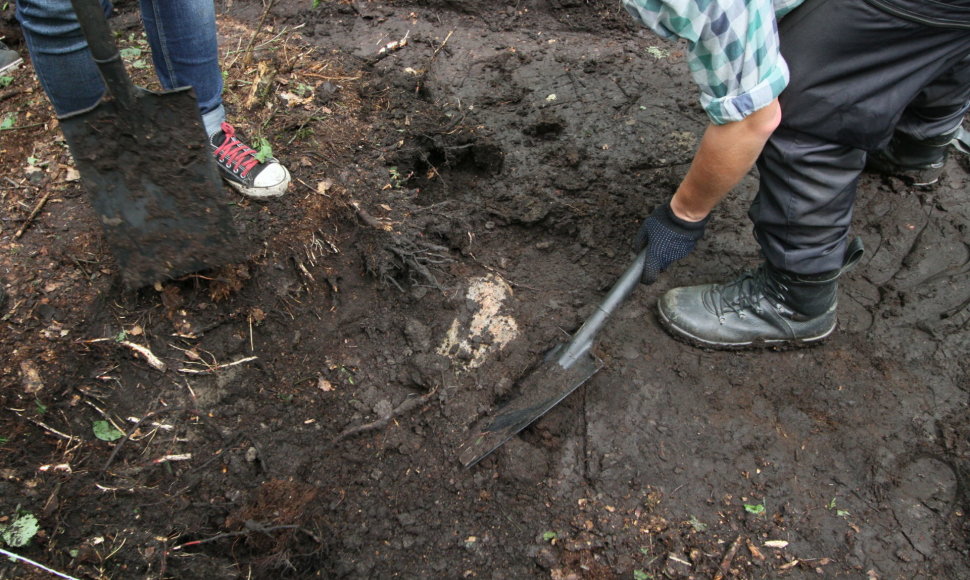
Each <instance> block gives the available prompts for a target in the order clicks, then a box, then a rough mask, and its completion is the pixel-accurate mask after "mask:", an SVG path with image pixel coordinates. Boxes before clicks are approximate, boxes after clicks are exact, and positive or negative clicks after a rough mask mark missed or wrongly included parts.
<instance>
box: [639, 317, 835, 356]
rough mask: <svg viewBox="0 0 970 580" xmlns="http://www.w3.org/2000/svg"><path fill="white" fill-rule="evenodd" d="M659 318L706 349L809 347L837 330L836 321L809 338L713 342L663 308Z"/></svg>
mask: <svg viewBox="0 0 970 580" xmlns="http://www.w3.org/2000/svg"><path fill="white" fill-rule="evenodd" d="M657 318H658V319H659V320H660V324H661V325H662V326H663V327H664V329H666V330H667V332H668V333H669V334H670V335H671V336H673V337H674V338H676V339H677V340H679V341H681V342H684V343H686V344H689V345H690V346H695V347H698V348H703V349H705V350H756V349H762V350H763V349H769V348H771V349H776V350H790V349H798V348H808V347H811V346H816V345H818V344H821V343H822V342H823V341H824V340H825V339H826V338H828V337H829V336H831V335H832V333H833V332H834V331H835V327H836V323H834V322H833V323H832V326H831V328H829V329H828V330H826V331H825V332H824V333H822V334H820V335H818V336H813V337H809V338H794V339H788V338H775V339H757V340H753V341H750V342H725V343H721V342H711V341H709V340H704V339H702V338H698V337H696V336H694V335H693V334H690V333H689V332H685V331H684V330H683V329H681V328H678V327H677V326H675V325H674V324H673V323H671V322H670V320H669V319H668V318H667V316H666V315H665V314H664V313H663V310H662V309H659V308H658V309H657Z"/></svg>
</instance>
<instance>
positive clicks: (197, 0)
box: [16, 0, 225, 135]
mask: <svg viewBox="0 0 970 580" xmlns="http://www.w3.org/2000/svg"><path fill="white" fill-rule="evenodd" d="M16 1H17V19H18V20H19V21H20V24H21V26H22V27H23V32H24V38H25V39H26V41H27V50H28V51H29V53H30V59H31V62H32V63H33V67H34V71H35V72H36V73H37V78H38V79H39V80H40V84H41V86H42V87H43V88H44V92H45V93H47V97H48V98H49V99H50V101H51V104H53V105H54V111H55V112H56V113H57V115H58V116H64V115H68V114H70V113H76V112H78V111H83V110H86V109H90V108H92V107H94V106H95V105H97V104H98V102H100V101H101V99H102V98H103V97H104V95H105V91H106V89H105V86H104V82H103V80H102V79H101V73H100V72H99V71H98V67H97V65H96V64H95V62H94V59H93V58H92V57H91V53H90V51H89V50H88V43H87V41H86V40H85V39H84V34H83V33H82V32H81V27H80V25H79V24H78V21H77V17H76V16H75V15H74V9H73V8H72V7H71V2H70V0H16ZM101 4H102V6H104V9H105V14H108V13H110V11H111V4H110V2H109V0H101ZM141 16H142V22H143V23H144V25H145V33H146V35H147V36H148V43H149V45H150V46H151V49H152V61H153V62H154V64H155V73H156V74H157V75H158V80H159V82H160V83H161V85H162V88H164V89H165V90H172V89H176V88H182V87H188V86H190V87H192V88H193V89H195V95H196V98H197V99H198V102H199V112H200V113H201V115H202V119H203V122H204V124H205V128H206V132H207V133H208V134H209V135H211V134H213V133H215V132H216V131H218V130H219V127H220V124H221V123H222V121H224V120H225V109H224V108H223V106H222V69H221V67H220V66H219V47H218V44H217V40H216V15H215V4H214V2H213V0H141Z"/></svg>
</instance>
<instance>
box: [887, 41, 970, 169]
mask: <svg viewBox="0 0 970 580" xmlns="http://www.w3.org/2000/svg"><path fill="white" fill-rule="evenodd" d="M968 108H970V56H968V57H967V58H964V59H963V60H962V61H960V62H959V63H957V64H956V66H954V67H953V68H952V69H950V70H948V71H946V72H945V73H944V74H943V75H941V76H940V77H939V78H938V79H936V80H935V81H933V83H931V84H930V85H928V86H927V87H925V88H924V89H923V90H922V91H920V93H919V94H918V95H916V98H914V99H913V100H912V102H910V103H909V105H908V106H907V107H906V110H905V111H904V112H903V116H902V117H901V118H900V119H899V123H897V124H896V131H895V133H894V134H893V138H892V141H890V142H889V145H888V146H887V147H886V148H885V149H881V150H879V151H877V152H875V153H874V154H873V155H872V156H871V157H870V159H869V164H868V167H869V168H870V169H872V170H875V171H878V172H880V173H887V174H891V175H897V176H899V177H902V178H904V179H907V180H909V181H911V182H912V183H913V184H914V185H931V184H933V183H936V182H937V181H938V180H939V178H940V176H941V175H942V174H943V167H944V165H945V164H946V159H947V156H948V154H949V151H950V148H951V145H958V146H959V147H960V150H961V151H962V152H964V153H970V151H967V150H966V147H967V145H965V144H963V142H962V141H961V140H960V138H959V137H958V135H959V132H960V125H961V123H962V121H963V117H964V115H965V114H966V112H967V109H968ZM964 141H965V139H964Z"/></svg>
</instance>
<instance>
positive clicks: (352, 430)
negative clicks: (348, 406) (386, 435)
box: [330, 387, 438, 445]
mask: <svg viewBox="0 0 970 580" xmlns="http://www.w3.org/2000/svg"><path fill="white" fill-rule="evenodd" d="M437 393H438V388H437V387H435V388H434V389H432V390H431V391H429V392H428V393H425V394H424V395H421V396H420V397H413V398H409V399H405V400H404V402H403V403H401V404H400V405H398V406H397V407H396V408H395V409H394V410H393V411H391V412H390V413H389V414H388V415H387V416H385V417H381V418H380V419H378V420H376V421H372V422H370V423H365V424H363V425H357V426H354V427H348V428H346V429H344V430H343V431H341V432H340V434H339V435H337V436H336V437H334V438H333V441H331V442H330V444H331V445H334V444H336V443H339V442H341V441H343V440H344V439H347V438H348V437H353V436H354V435H359V434H360V433H365V432H367V431H376V430H377V429H383V428H384V427H385V426H387V424H388V423H390V422H391V419H394V418H397V417H400V416H401V415H403V414H405V413H407V412H408V411H411V410H412V409H414V408H416V407H420V406H421V405H423V404H425V403H427V402H428V401H430V400H431V398H432V397H434V396H435V395H436V394H437Z"/></svg>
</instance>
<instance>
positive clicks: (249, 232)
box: [0, 0, 970, 580]
mask: <svg viewBox="0 0 970 580" xmlns="http://www.w3.org/2000/svg"><path fill="white" fill-rule="evenodd" d="M266 4H269V5H270V6H271V9H270V10H269V12H268V13H266V14H265V20H263V17H264V10H265V9H264V3H263V2H256V1H254V0H226V1H225V2H224V3H221V4H220V9H221V16H220V28H221V34H222V38H223V43H222V46H223V50H224V52H225V68H226V71H227V87H226V99H227V106H228V107H229V109H230V120H231V121H232V122H234V123H235V124H237V125H238V126H239V127H240V129H241V130H242V131H243V132H244V133H245V134H246V135H247V136H248V137H250V139H251V140H252V141H255V140H257V139H258V138H266V139H267V140H268V141H269V142H270V143H271V144H272V145H273V148H274V154H275V155H277V156H278V157H279V158H280V159H281V160H282V161H283V162H285V163H286V165H287V166H288V167H289V168H290V170H291V172H292V173H293V176H294V181H293V184H292V186H291V190H290V192H289V193H288V195H287V196H285V197H283V198H281V199H280V200H278V201H272V202H268V203H255V202H252V201H249V200H246V199H243V198H241V197H239V196H237V195H235V194H233V193H232V192H231V191H230V190H228V189H227V190H226V191H225V192H223V193H224V198H223V199H222V203H224V204H226V205H227V206H228V207H229V209H230V212H231V214H232V218H233V221H234V224H235V226H236V229H237V230H239V232H240V233H241V238H242V239H241V240H240V242H239V245H238V260H237V262H236V263H234V264H232V265H230V266H227V267H225V268H221V269H219V270H217V271H206V272H201V273H199V274H193V275H188V276H184V277H182V278H180V279H178V280H172V281H164V282H161V283H158V284H156V285H154V286H149V287H147V288H145V289H142V290H139V291H131V290H127V289H126V288H125V287H124V285H123V284H122V282H121V273H120V272H119V269H118V266H117V262H116V261H115V259H114V258H113V257H112V254H111V251H110V246H109V245H108V244H107V243H106V242H105V240H104V234H103V232H102V230H101V226H100V225H99V223H98V221H97V220H96V219H95V214H94V212H93V210H92V209H91V207H90V205H89V198H88V196H87V195H86V194H85V193H84V192H83V190H82V189H81V187H80V185H79V182H78V179H77V177H78V174H77V172H76V170H74V168H73V166H72V162H71V160H70V156H69V155H68V153H67V149H66V147H65V146H64V142H63V138H62V137H61V133H60V129H59V127H58V126H57V124H56V122H55V121H54V120H53V119H54V118H53V115H52V113H51V110H50V108H49V106H48V105H47V103H46V100H45V98H44V95H43V93H42V91H41V90H40V88H39V86H38V85H37V82H36V80H35V79H34V77H33V71H32V69H31V68H30V65H29V63H27V64H26V65H24V66H23V67H22V68H21V69H20V70H19V71H17V72H15V73H13V74H12V75H11V76H12V77H13V79H12V80H13V82H12V83H11V84H10V85H9V86H7V87H5V88H3V89H0V91H2V92H0V118H2V119H8V118H10V119H12V121H11V123H9V124H8V123H6V122H5V123H4V125H3V127H4V130H3V131H0V149H2V153H3V154H2V156H0V164H2V167H3V173H2V175H3V178H2V183H0V218H2V222H0V279H2V284H3V288H4V289H5V290H6V292H7V294H8V297H7V299H6V302H5V304H4V305H3V306H0V389H2V391H0V398H2V401H0V403H2V405H0V406H2V410H0V442H2V443H0V457H2V466H0V526H8V525H9V524H10V523H11V522H12V521H13V520H14V519H15V518H17V517H18V515H20V514H31V515H33V516H35V517H36V518H37V519H38V521H39V524H40V532H39V533H38V534H37V535H36V536H34V537H33V539H32V540H31V542H30V543H29V544H27V545H25V546H16V547H14V546H11V545H3V546H2V547H3V548H4V549H6V550H8V551H11V552H14V553H17V554H20V555H23V556H25V557H28V558H31V559H33V560H35V561H37V562H40V563H43V564H44V565H46V566H49V567H50V568H53V569H55V570H58V571H60V572H61V573H63V574H67V575H69V576H72V577H75V578H111V579H124V578H207V579H210V580H214V579H220V578H309V577H321V578H343V577H348V578H386V577H406V578H458V577H462V578H471V577H476V578H496V579H497V578H533V577H538V578H554V579H565V578H689V577H692V578H713V577H718V578H778V577H790V578H806V577H818V576H821V577H848V578H966V577H968V576H970V559H968V556H967V550H968V531H970V529H968V527H970V526H968V522H967V516H966V510H967V500H968V497H967V484H968V479H967V478H968V476H970V440H968V435H970V421H968V419H970V413H968V407H967V402H968V396H967V385H968V384H970V380H968V368H970V367H968V363H967V353H968V351H970V328H968V327H970V283H968V281H970V267H968V264H970V230H968V227H967V225H968V223H970V198H968V197H967V195H966V191H967V187H968V165H967V160H966V158H954V159H951V161H950V162H949V164H948V166H947V173H946V175H945V177H944V179H943V180H942V182H941V183H940V184H939V185H938V186H936V187H934V188H931V189H913V188H911V187H908V186H907V185H906V184H905V183H903V182H901V181H898V180H895V179H890V178H882V177H877V176H872V175H866V176H864V177H863V179H862V182H861V184H860V196H859V202H858V206H857V212H856V221H855V230H856V233H857V234H858V235H860V236H861V237H862V238H863V240H864V241H865V244H866V246H867V248H868V252H867V254H866V256H865V258H864V259H863V261H862V263H860V265H859V266H858V267H857V268H856V269H855V270H853V271H852V272H851V273H850V274H848V275H847V276H845V277H844V278H843V284H842V285H841V290H840V297H841V298H840V299H841V306H840V327H839V330H838V331H837V333H836V334H835V335H834V336H833V337H832V338H831V339H830V340H828V341H827V342H826V343H825V344H823V345H820V346H817V347H815V348H811V349H802V350H789V351H780V352H779V351H774V350H766V351H759V352H742V353H722V352H706V351H702V350H697V349H694V348H691V347H689V346H687V345H684V344H682V343H680V342H677V341H675V340H672V339H671V338H670V337H669V336H668V335H667V334H665V333H664V332H663V330H662V329H661V328H660V327H659V325H658V323H657V321H656V319H655V316H654V307H655V303H656V299H657V297H658V296H659V295H660V294H661V293H662V292H664V291H665V290H666V289H668V288H671V287H673V286H676V285H684V284H691V283H699V282H708V281H715V280H722V279H725V278H727V277H728V276H730V275H733V274H735V273H737V272H739V271H741V270H742V269H744V268H746V267H749V266H751V265H753V264H755V263H757V260H758V256H757V246H756V244H755V243H754V242H753V240H752V238H751V236H750V224H749V222H748V221H747V218H746V216H745V211H746V206H747V204H748V202H749V201H750V199H751V197H752V196H753V194H754V191H755V189H756V183H757V178H756V176H755V175H752V176H750V177H749V178H748V179H746V180H745V181H744V183H742V184H741V185H740V186H739V187H738V188H737V191H736V193H735V194H734V195H733V196H732V197H731V198H730V199H728V200H727V201H726V202H725V203H724V204H723V205H722V206H721V207H720V208H719V209H718V211H717V213H716V216H715V218H714V220H713V221H712V223H711V226H710V230H709V233H708V236H707V238H706V239H705V241H703V242H702V243H701V244H700V246H699V248H698V251H697V252H696V253H695V254H694V255H692V256H691V257H690V258H689V259H687V260H685V261H684V262H682V263H680V264H678V265H677V266H675V267H674V268H672V269H671V271H669V272H668V273H667V274H665V275H664V276H663V277H662V279H661V280H660V281H659V282H658V283H657V284H656V285H655V286H653V287H640V288H638V289H637V290H636V291H635V293H634V294H633V295H632V296H631V297H630V298H629V299H628V300H627V302H626V303H625V304H624V305H623V306H622V307H621V308H620V309H619V311H618V312H617V313H616V314H615V315H614V316H613V317H612V318H611V319H610V320H609V321H608V323H607V325H606V327H605V328H604V330H603V331H602V332H601V334H600V336H599V337H598V341H597V345H596V347H595V351H596V354H597V355H598V356H599V357H600V358H601V359H602V360H603V361H604V363H605V367H604V368H603V369H602V370H601V371H600V372H599V373H598V374H596V375H595V376H594V377H593V378H592V379H591V380H590V381H589V383H588V384H586V385H585V386H583V387H582V388H581V389H579V390H578V391H577V392H575V393H574V394H573V395H571V396H570V397H569V398H568V399H566V401H564V402H563V403H561V404H560V405H559V406H557V407H556V408H555V409H553V410H552V411H550V412H549V413H548V414H547V415H546V416H545V417H543V418H542V419H540V420H539V421H538V422H536V423H535V424H533V425H532V426H531V427H529V428H527V429H526V430H525V431H523V432H522V433H521V434H520V435H518V436H516V437H515V438H513V439H512V440H511V441H509V442H508V443H507V444H505V445H504V446H502V447H501V448H500V449H499V450H498V451H496V452H495V453H494V454H492V455H491V456H489V457H487V458H486V459H484V460H483V461H482V462H481V463H479V464H478V465H476V466H474V467H472V468H469V469H466V468H464V467H462V465H461V464H460V463H459V461H458V456H457V453H458V449H459V447H460V445H461V444H462V442H463V441H464V440H465V438H466V437H468V436H469V434H470V431H469V430H470V428H471V426H472V425H473V424H475V423H476V422H477V421H479V420H480V419H481V418H483V417H485V416H488V415H489V413H490V412H491V411H492V410H494V409H495V408H496V405H497V404H498V403H500V402H502V401H504V400H507V399H508V398H510V397H511V396H514V395H515V394H516V389H517V384H518V382H519V379H520V378H522V377H525V376H528V375H529V371H530V370H531V369H533V368H534V367H536V366H537V365H538V363H539V361H540V360H541V358H542V355H543V353H544V352H545V351H546V350H547V349H549V348H550V347H552V346H554V345H555V344H557V343H559V342H562V341H563V340H564V339H565V338H566V337H567V336H568V335H569V334H570V333H572V332H574V331H575V330H576V329H577V328H578V327H579V326H580V325H581V323H582V321H583V320H585V319H586V318H587V317H588V316H589V315H590V314H591V312H592V311H593V308H594V305H596V304H597V303H599V302H600V300H602V298H603V297H604V296H605V294H606V292H607V291H608V289H609V288H610V287H611V285H612V284H613V282H615V281H616V279H617V277H618V276H619V275H620V273H622V272H623V270H624V269H625V268H626V267H627V265H628V264H629V262H630V260H631V259H632V254H631V248H630V245H631V239H632V237H633V235H634V233H635V231H636V228H637V225H638V223H639V221H640V220H641V219H642V218H643V217H644V216H645V215H646V214H647V213H648V212H649V211H650V210H651V209H652V207H654V206H655V205H656V204H657V203H659V202H661V201H662V200H664V199H666V198H667V197H668V196H669V195H670V194H671V192H672V190H673V188H674V187H675V186H676V184H677V182H678V181H679V179H680V177H681V176H682V175H683V174H684V172H685V171H686V169H687V167H688V164H689V162H690V160H691V156H692V152H693V150H694V148H695V147H696V144H697V140H698V138H699V136H700V134H701V133H702V131H703V129H704V127H705V124H706V121H705V116H704V114H703V112H702V111H701V110H700V109H699V107H698V106H697V103H696V100H697V99H696V95H695V90H694V88H693V87H692V85H691V83H690V81H689V77H688V74H687V71H686V66H685V64H684V63H683V58H682V47H681V46H679V45H675V44H669V43H665V42H662V41H660V40H658V39H657V38H656V37H654V36H652V35H650V34H649V33H647V32H645V31H641V30H638V29H637V28H636V27H635V26H634V25H633V22H632V21H631V19H630V18H629V17H628V16H627V15H626V14H625V13H624V12H623V11H622V10H621V9H620V8H619V6H618V3H617V2H615V0H609V1H607V0H587V1H585V2H580V1H578V0H534V1H522V2H479V1H465V2H453V1H447V0H424V1H412V2H406V1H398V2H393V1H390V2H385V3H373V2H358V3H348V2H343V1H340V2H331V1H325V0H324V1H321V2H319V3H318V6H317V7H313V6H312V3H311V1H310V0H278V1H277V2H275V3H272V2H270V3H266ZM9 10H10V9H8V12H5V13H4V15H5V17H6V18H7V24H6V26H5V27H4V31H5V33H6V34H7V43H8V44H10V45H11V46H13V47H14V48H16V49H18V50H20V51H21V52H23V53H25V52H26V51H25V49H24V47H23V45H22V44H19V43H18V36H17V34H18V33H17V30H16V28H15V26H12V25H11V24H10V22H9V18H10V14H9ZM121 12H122V14H121V15H120V16H119V18H117V19H116V20H115V24H114V26H115V28H116V29H118V30H119V31H120V32H121V41H122V44H123V45H124V46H129V47H139V46H144V45H143V40H142V39H141V36H140V28H139V26H138V23H137V18H136V16H135V14H134V13H133V6H132V5H131V3H123V4H122V5H121ZM260 23H261V24H260ZM404 38H406V39H407V42H406V44H405V45H404V46H403V47H402V48H400V49H398V50H390V51H385V52H384V54H380V53H379V51H380V49H381V48H382V47H385V46H387V45H388V44H389V43H392V42H395V41H401V40H402V39H404ZM250 47H251V48H252V50H251V51H250V50H248V49H249V48H250ZM140 58H144V57H140ZM128 62H129V65H130V66H131V67H132V70H133V71H134V72H135V76H136V78H137V79H138V82H140V83H142V84H150V79H151V69H150V66H148V67H146V66H144V64H143V63H140V62H139V57H138V56H137V55H134V53H133V52H132V53H128ZM35 210H36V212H35ZM173 235H178V234H177V232H173ZM149 354H151V355H152V356H154V357H156V358H157V360H150V359H149V357H148V355H149ZM104 421H109V422H113V423H114V424H115V425H116V427H117V429H118V430H119V431H120V432H122V433H124V436H123V437H122V438H120V439H116V440H115V441H105V440H102V439H100V438H98V437H97V436H96V435H95V431H94V425H96V424H98V425H99V426H103V423H100V422H104ZM101 434H102V435H104V434H103V433H101ZM25 577H31V578H47V577H51V576H49V575H47V573H46V572H41V571H40V570H39V569H37V568H35V567H33V566H31V565H29V564H26V563H24V562H14V561H11V560H8V559H2V560H0V578H25Z"/></svg>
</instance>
